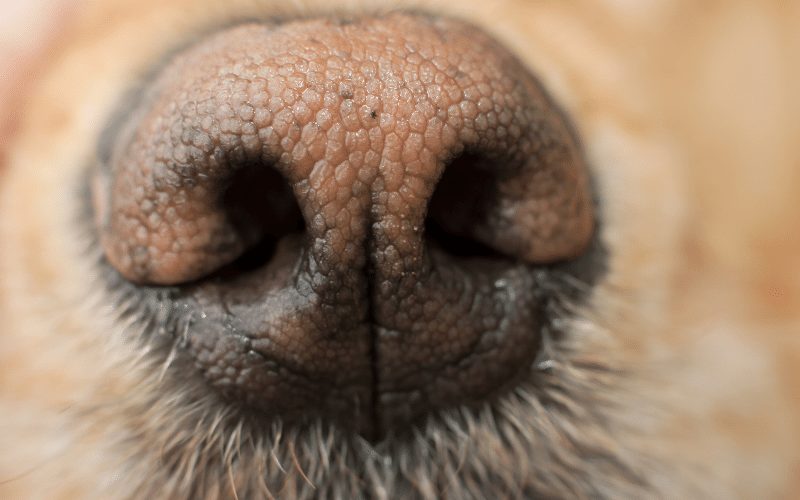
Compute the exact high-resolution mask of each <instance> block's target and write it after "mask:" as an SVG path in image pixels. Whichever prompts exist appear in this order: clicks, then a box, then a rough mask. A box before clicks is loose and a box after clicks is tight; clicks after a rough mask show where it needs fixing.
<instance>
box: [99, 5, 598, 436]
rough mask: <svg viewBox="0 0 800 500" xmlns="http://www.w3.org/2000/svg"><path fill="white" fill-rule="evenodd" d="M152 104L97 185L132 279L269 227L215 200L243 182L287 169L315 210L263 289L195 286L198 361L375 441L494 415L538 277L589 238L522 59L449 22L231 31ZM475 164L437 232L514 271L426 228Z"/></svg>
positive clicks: (197, 50)
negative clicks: (437, 413)
mask: <svg viewBox="0 0 800 500" xmlns="http://www.w3.org/2000/svg"><path fill="white" fill-rule="evenodd" d="M146 104H147V105H146V106H143V107H142V109H140V110H139V111H138V112H137V113H136V114H135V115H134V116H133V117H131V119H130V121H129V123H130V125H129V126H128V127H127V128H125V129H124V130H123V131H122V132H121V133H120V136H121V138H120V140H119V141H117V142H118V144H120V146H118V147H117V148H116V149H115V150H114V151H113V152H112V154H111V158H110V160H109V164H108V165H107V166H106V168H100V169H98V172H97V174H96V181H97V182H96V183H97V184H98V185H99V186H102V188H101V189H100V191H101V192H103V193H106V194H105V195H102V194H101V195H97V194H96V196H95V207H96V214H97V219H98V225H99V227H100V228H101V231H100V232H101V242H102V244H103V247H104V249H105V251H106V255H107V257H108V259H109V261H110V262H111V263H112V264H113V265H114V266H115V267H116V268H117V269H118V270H119V271H120V272H121V273H122V274H123V275H124V276H126V277H127V278H129V279H131V280H133V281H135V282H139V283H145V284H157V285H172V284H183V283H187V282H191V281H193V280H196V279H198V278H202V277H203V276H205V275H207V274H209V273H210V272H211V271H213V270H215V269H217V268H219V267H221V266H224V265H226V264H228V263H230V262H231V261H233V260H235V259H236V258H237V257H238V256H239V255H241V253H242V252H243V251H244V250H245V249H247V248H248V247H251V246H252V245H253V244H255V242H257V241H258V240H259V239H260V238H263V237H264V234H265V232H269V231H271V230H272V229H271V228H273V227H274V226H275V224H273V223H272V222H270V224H272V225H270V224H264V221H259V220H252V219H253V217H249V218H248V217H240V216H238V215H236V214H235V213H233V212H231V211H230V210H227V209H225V207H224V206H223V205H224V202H223V200H224V199H225V193H226V192H228V190H229V188H230V186H231V185H232V184H234V183H236V182H237V181H236V179H237V175H239V174H238V172H240V171H242V170H243V169H245V168H256V169H258V168H263V169H267V168H273V169H274V170H275V171H277V172H278V173H279V174H280V176H281V177H282V178H283V179H285V182H286V183H287V186H288V191H287V192H290V193H291V195H290V197H291V198H293V200H294V202H296V204H297V208H298V209H299V211H300V212H301V213H302V219H303V220H304V224H305V227H304V230H305V234H304V236H303V237H302V238H301V237H294V236H293V237H287V238H286V241H284V242H283V243H279V244H278V249H277V250H276V257H275V259H274V261H275V262H273V263H271V264H270V267H269V268H268V269H266V270H264V271H263V272H259V273H256V275H257V278H253V279H252V280H251V281H253V282H255V280H256V279H257V280H261V281H259V282H258V283H257V284H252V285H249V284H248V285H247V286H240V285H237V287H238V288H236V289H232V288H231V289H228V288H226V285H224V284H219V283H208V284H204V283H200V284H198V285H196V289H197V290H199V291H198V292H196V296H194V295H193V296H191V299H187V301H189V302H192V303H200V304H201V305H202V307H203V308H204V311H205V313H206V314H207V315H208V319H207V321H205V322H204V323H203V324H202V325H198V326H197V327H196V328H195V329H194V330H193V331H192V333H191V339H190V340H191V343H192V349H193V350H194V351H195V354H196V357H197V364H198V366H200V367H201V370H203V371H204V372H205V373H206V376H207V377H209V378H211V379H212V380H213V381H216V382H215V383H218V385H219V386H224V388H225V391H229V390H230V387H231V386H236V387H237V389H235V390H233V392H235V393H236V394H237V396H236V397H237V398H240V399H245V400H246V401H247V402H248V403H249V404H252V405H254V406H258V407H262V408H265V409H268V411H270V412H278V413H280V412H284V413H285V412H289V413H291V412H292V411H295V409H296V408H307V407H310V406H313V405H317V406H320V407H322V408H323V410H321V411H322V413H327V414H333V415H335V416H336V419H338V420H340V421H342V420H346V419H347V417H346V415H348V414H350V415H358V417H357V420H358V422H357V423H356V424H355V426H356V427H357V428H359V429H362V430H363V429H370V428H373V425H377V426H378V427H386V426H394V425H399V424H400V423H402V422H407V421H409V420H412V419H414V418H416V417H417V416H419V415H420V414H423V413H425V412H426V411H428V410H429V409H431V408H437V407H444V406H449V405H453V404H458V403H460V402H464V401H473V402H474V401H480V400H481V399H482V398H484V397H486V395H487V394H489V393H491V392H492V391H493V390H495V389H496V388H498V387H500V386H503V385H504V384H506V383H507V382H508V380H510V379H511V378H512V377H513V375H514V374H515V373H517V372H518V371H519V370H520V369H521V368H520V367H521V366H523V365H524V364H525V362H526V360H530V359H531V358H532V356H533V355H534V354H535V351H536V348H537V346H538V335H537V334H536V331H537V328H538V327H539V324H540V319H539V316H538V303H537V299H536V296H535V288H536V283H535V278H534V274H533V273H532V272H531V269H530V264H532V263H546V262H551V261H553V260H557V259H561V258H569V257H572V256H575V255H577V254H579V253H580V252H581V251H582V249H583V248H584V247H585V246H586V244H587V243H588V241H589V239H590V237H591V234H592V230H593V219H592V214H591V198H590V195H589V191H588V181H587V179H586V173H585V171H584V165H583V162H582V159H581V157H580V154H579V151H578V147H577V144H576V141H575V139H574V138H573V135H572V132H571V130H569V129H568V126H567V125H566V123H564V120H563V119H562V118H561V115H560V113H558V112H557V110H556V109H555V106H554V105H553V104H552V102H551V101H550V100H549V98H548V97H547V96H546V95H545V94H544V93H543V91H542V90H541V88H540V87H539V85H538V82H536V81H535V79H534V78H533V77H532V76H530V75H529V74H528V73H527V71H526V70H525V69H524V68H523V67H522V65H521V64H520V63H519V62H518V61H517V60H516V59H515V58H514V57H513V56H512V55H510V54H509V53H508V52H507V51H505V49H503V48H502V47H501V46H499V44H497V43H496V42H494V41H493V40H492V39H491V38H490V37H488V36H487V35H485V34H483V33H482V32H480V31H476V30H475V29H474V28H472V27H471V26H468V25H465V24H463V23H460V22H457V21H452V20H441V19H435V18H429V17H426V16H417V15H409V14H394V15H389V16H385V17H374V18H372V17H370V18H364V19H362V20H360V21H357V22H354V23H340V22H337V21H335V20H331V19H318V20H307V21H298V22H294V23H289V24H287V25H280V26H271V25H262V24H247V25H242V26H239V27H235V28H230V29H228V30H225V31H223V32H221V33H219V34H217V35H215V36H212V37H211V38H210V39H209V40H206V41H204V42H203V43H201V44H199V45H198V46H197V47H194V48H192V49H189V50H188V52H186V53H185V54H181V55H179V56H178V57H176V58H175V59H174V60H173V61H172V62H171V63H170V65H169V66H168V69H167V70H165V71H164V72H163V73H162V74H161V75H160V76H159V77H158V79H157V80H156V82H155V83H154V84H153V86H152V89H151V91H150V92H149V93H148V94H147V96H146ZM465 154H469V155H473V156H474V157H475V158H477V160H475V162H474V164H475V165H474V168H475V169H477V171H480V172H483V174H486V175H483V174H481V175H483V177H481V178H484V179H488V182H487V184H486V185H485V186H479V187H475V186H472V187H469V188H464V187H463V186H459V185H458V181H456V182H455V183H453V185H454V186H456V187H455V188H453V189H451V191H453V193H455V194H452V193H450V194H448V195H447V196H448V197H450V198H449V199H452V200H455V201H457V202H458V203H454V204H453V207H452V210H449V209H448V208H450V207H448V206H447V205H448V203H447V202H445V203H444V205H443V206H444V208H443V209H442V210H441V211H440V212H441V214H443V215H442V217H441V221H440V222H441V225H442V226H444V227H445V229H446V230H448V231H450V232H452V233H454V234H458V235H464V236H468V237H470V238H473V239H476V240H479V241H481V242H482V243H485V244H486V245H489V246H491V247H493V248H495V249H497V250H498V251H500V252H501V253H504V254H506V255H508V256H509V257H510V258H509V259H507V260H504V261H502V262H477V263H476V262H475V261H471V260H469V259H466V260H465V259H460V258H455V257H453V256H452V255H449V254H448V253H447V252H446V251H444V250H443V249H441V248H439V247H437V246H436V245H435V244H432V243H431V242H430V241H429V240H430V238H429V237H428V235H427V234H426V223H427V222H426V221H427V220H428V218H429V217H430V214H429V208H430V202H431V199H432V197H433V196H434V195H435V193H437V190H439V189H440V188H441V189H442V190H443V192H444V191H447V186H444V185H441V186H440V181H442V179H443V178H444V177H443V176H444V174H445V172H446V170H447V169H450V168H453V169H456V168H460V167H457V163H458V162H455V161H454V160H455V159H457V158H459V157H461V156H463V155H465ZM459 172H460V171H459V170H454V173H453V176H455V178H456V179H458V178H459V176H460V175H461V174H460V173H459ZM464 175H466V174H464ZM270 182H272V181H270ZM473 184H474V183H473ZM268 187H269V186H265V189H264V192H265V193H266V195H268V196H273V197H276V198H280V197H279V196H278V195H277V194H275V193H278V191H275V190H271V188H270V189H267V188H268ZM252 189H259V186H253V187H252ZM108 193H110V194H108ZM470 198H474V199H470ZM281 203H284V202H281ZM286 203H288V201H287V202H286ZM284 205H285V203H284ZM284 205H280V206H279V207H278V208H275V209H274V210H272V211H271V217H272V218H278V219H280V218H286V217H289V215H288V214H290V213H291V210H289V209H286V208H285V207H284ZM449 212H453V213H449ZM261 218H264V216H262V217H261ZM267 218H270V217H267ZM273 222H274V221H273ZM278 226H280V224H278ZM248 283H249V282H248ZM265 283H266V284H265ZM191 290H195V288H192V289H191ZM209 290H211V291H209ZM254 290H255V291H256V292H257V293H255V295H254V292H253V291H254ZM187 293H189V294H190V295H191V294H192V293H195V292H194V291H191V292H187ZM218 296H225V297H228V298H226V299H224V300H229V301H230V304H228V303H225V304H222V305H220V304H218V303H214V300H216V299H214V300H212V299H211V298H213V297H218ZM197 297H200V299H198V298H197ZM245 309H246V310H245ZM231 317H235V318H244V320H237V321H234V324H235V327H232V328H234V330H235V331H236V332H239V333H237V335H238V337H236V338H235V339H234V338H232V337H230V336H229V337H226V336H225V334H224V333H220V330H224V328H220V325H223V324H224V325H230V324H231V321H232V320H231V319H230V318H231ZM226 328H227V327H226ZM241 332H244V334H241ZM237 339H238V340H237ZM230 352H235V353H236V354H235V355H230V354H226V353H230ZM254 352H255V353H257V354H258V355H260V356H262V357H266V358H269V363H270V367H269V368H266V369H264V368H262V362H263V359H261V358H260V357H258V356H256V359H251V358H252V356H251V355H252V354H253V353H254ZM198 353H199V354H198ZM231 359H234V361H231ZM220 364H223V365H224V364H227V366H228V368H230V370H228V371H230V372H233V373H236V375H235V376H230V375H225V376H221V375H219V373H223V372H224V373H227V372H226V371H225V370H221V369H220V367H219V365H220ZM274 366H278V367H284V368H285V367H290V369H288V372H289V373H288V374H287V370H283V369H278V368H274ZM259 370H261V371H259ZM264 370H266V372H265V373H268V374H269V376H266V375H263V373H262V371H264ZM280 373H283V375H280ZM276 374H277V375H276ZM298 387H299V388H301V389H300V390H298ZM299 413H302V411H300V412H299ZM376 419H377V420H379V422H377V423H376V422H374V420H376ZM367 421H368V422H367Z"/></svg>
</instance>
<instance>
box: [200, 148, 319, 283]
mask: <svg viewBox="0 0 800 500" xmlns="http://www.w3.org/2000/svg"><path fill="white" fill-rule="evenodd" d="M219 202H220V204H221V205H222V207H221V210H222V211H224V212H225V213H226V214H227V218H228V220H229V221H231V224H232V225H233V226H234V227H235V228H236V231H237V232H238V233H239V234H240V235H242V239H243V240H244V241H247V242H248V243H249V244H248V245H246V247H245V248H244V250H243V253H242V255H241V256H240V257H238V258H237V259H236V260H235V261H233V262H232V264H231V267H232V268H233V269H235V270H237V271H240V272H244V271H252V270H254V269H256V268H258V267H261V266H263V265H265V264H267V263H268V262H269V260H270V258H271V257H272V256H273V254H274V252H275V248H276V246H277V244H278V242H279V241H280V240H281V239H282V238H284V237H285V236H288V235H290V234H293V233H300V232H302V231H303V229H304V227H305V223H304V221H303V215H302V213H301V212H300V207H299V206H298V204H297V199H296V198H295V195H294V192H293V191H292V188H291V186H290V185H289V183H288V182H287V181H286V180H285V179H284V178H283V176H282V175H281V174H280V173H279V172H278V171H277V170H276V169H275V168H274V167H272V166H271V165H263V164H260V163H257V162H254V163H250V164H248V165H245V166H243V167H240V168H239V169H238V170H237V171H236V172H235V173H234V174H233V175H232V177H231V179H230V180H229V181H228V182H227V186H226V187H225V188H223V194H222V195H221V196H220V200H219ZM211 271H213V269H208V270H206V272H211Z"/></svg>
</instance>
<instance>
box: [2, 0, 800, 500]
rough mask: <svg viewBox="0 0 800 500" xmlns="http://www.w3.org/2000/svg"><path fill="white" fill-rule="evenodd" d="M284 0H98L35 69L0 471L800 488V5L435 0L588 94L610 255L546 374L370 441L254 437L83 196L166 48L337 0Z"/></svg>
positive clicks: (8, 184)
mask: <svg viewBox="0 0 800 500" xmlns="http://www.w3.org/2000/svg"><path fill="white" fill-rule="evenodd" d="M269 4H270V2H248V1H245V0H241V1H239V0H237V1H230V0H228V1H222V0H220V1H216V0H205V1H203V2H197V1H188V0H187V1H180V0H171V1H165V0H157V1H150V0H136V1H128V0H115V1H114V2H102V3H97V4H96V5H92V6H88V5H87V6H79V7H77V8H75V10H74V16H73V17H70V18H69V20H66V21H64V23H65V26H64V27H60V28H59V31H62V30H63V34H62V38H60V39H59V41H58V42H57V43H55V44H54V46H53V47H52V48H51V49H50V50H49V51H45V52H44V56H43V57H45V58H46V59H45V60H46V61H48V63H47V65H46V70H43V71H42V72H40V76H39V77H37V78H36V79H35V80H34V82H33V83H28V84H26V85H25V86H24V90H26V91H27V92H21V91H19V90H23V89H21V88H20V89H18V91H16V92H14V93H12V95H13V96H15V98H16V101H15V102H14V103H11V105H14V106H21V107H20V108H18V109H21V110H22V111H21V113H20V114H19V116H20V117H21V119H20V121H19V123H18V126H17V130H18V131H17V132H16V133H15V134H14V135H13V137H11V136H10V133H9V132H4V134H5V135H6V136H7V137H11V138H10V142H8V156H7V158H6V160H5V163H6V165H5V167H4V170H3V171H2V173H0V498H31V497H32V498H54V497H59V498H108V497H123V498H124V497H140V496H142V497H143V496H145V495H148V494H156V495H158V496H188V495H191V494H203V495H205V496H209V497H213V496H216V495H219V496H222V497H232V496H233V495H234V494H235V493H234V492H238V493H242V494H244V496H247V494H250V495H253V496H261V495H263V496H269V495H276V496H280V497H285V498H292V497H294V496H295V495H300V494H305V495H311V496H314V495H320V496H331V495H341V496H344V497H347V496H350V495H352V494H354V492H357V491H359V489H360V488H363V487H364V484H367V485H368V487H369V489H370V490H371V491H373V492H375V494H376V495H379V496H381V495H385V496H387V497H393V496H394V495H393V493H396V492H398V491H404V492H406V493H410V492H411V491H414V492H415V493H416V494H419V495H422V496H428V497H431V498H433V497H437V496H440V495H445V496H451V497H453V498H462V497H467V496H469V495H475V496H477V495H478V493H477V492H480V491H484V492H485V491H488V489H487V488H488V486H487V485H488V483H492V484H495V483H496V484H497V488H496V491H498V492H501V494H504V495H507V496H515V495H524V494H525V493H526V492H527V491H537V492H540V493H544V494H550V495H557V496H567V497H572V496H594V495H600V496H609V497H626V496H645V495H646V496H655V497H665V498H686V497H693V498H701V497H702V498H705V497H711V498H731V497H737V498H756V497H757V498H795V497H797V496H798V495H800V479H799V478H800V230H798V220H800V196H798V195H797V193H796V191H797V189H798V186H800V141H798V137H800V121H798V119H797V117H798V116H800V99H798V98H797V96H796V90H797V87H798V85H797V82H798V81H800V64H798V61H800V36H798V34H797V33H800V6H798V5H797V4H796V3H793V2H786V1H780V0H774V1H759V2H749V1H744V0H742V1H733V0H731V1H708V2H697V1H695V0H647V1H644V0H603V1H596V0H591V1H590V0H586V1H579V0H574V1H561V2H554V1H546V0H533V1H524V0H508V1H499V2H485V1H478V0H475V1H464V2H446V1H440V2H430V3H419V4H415V6H421V7H424V8H425V9H427V10H432V11H434V12H444V13H448V14H451V15H457V16H461V17H465V18H467V19H470V20H471V21H472V22H474V23H477V24H479V25H481V26H483V27H485V28H486V29H487V30H488V31H490V32H491V33H493V34H494V35H495V36H497V37H498V38H499V39H500V40H502V41H503V42H504V43H506V44H507V45H508V46H509V47H510V48H511V49H512V50H514V51H515V52H516V53H517V54H519V55H520V56H521V57H522V58H523V60H524V61H525V63H526V64H528V65H529V66H530V67H531V68H533V69H534V70H535V71H536V72H537V74H538V75H539V77H540V78H541V79H542V80H543V81H544V83H545V85H546V86H547V87H548V88H549V89H550V90H551V91H552V93H553V94H554V96H555V98H556V99H557V100H558V101H559V102H560V103H561V104H562V105H563V107H564V108H565V109H566V111H567V113H568V114H569V115H570V116H571V118H572V119H573V120H574V123H575V125H576V127H577V129H578V131H579V134H580V136H581V137H582V139H583V141H584V145H585V148H586V151H587V155H588V158H589V160H590V163H591V165H592V169H593V175H594V176H595V179H596V181H597V183H598V188H599V194H600V199H601V205H600V206H601V220H602V222H603V225H602V231H603V233H602V239H603V241H604V242H605V243H606V245H607V246H608V251H609V272H608V274H607V275H606V276H604V277H603V279H602V280H601V282H600V283H599V284H598V286H597V287H596V289H595V290H594V291H593V293H592V296H591V298H590V300H589V302H588V304H586V305H584V306H582V307H581V309H580V311H579V312H578V315H577V317H572V318H571V319H570V320H569V321H568V323H567V324H565V325H561V326H560V327H559V328H561V329H562V331H563V332H564V333H565V334H566V338H567V340H566V341H564V342H562V343H561V344H559V345H556V346H554V347H553V349H552V351H551V352H550V353H549V354H550V358H549V359H546V361H547V366H546V369H544V370H543V371H542V374H541V375H540V377H541V378H542V380H543V381H544V382H543V386H542V387H538V388H533V387H528V386H523V387H521V388H520V389H519V390H518V391H517V392H516V393H515V394H513V395H510V396H508V397H507V398H505V400H504V401H502V402H500V403H499V404H498V408H500V410H499V415H497V416H495V415H492V414H490V413H489V412H488V410H487V411H486V412H483V413H479V414H477V415H471V414H461V413H458V412H451V413H449V414H447V415H445V416H443V417H442V418H441V419H438V420H434V421H432V422H431V423H429V424H428V427H427V428H426V429H422V430H420V431H419V433H418V438H417V440H416V441H414V442H413V443H412V444H410V445H408V446H407V447H406V448H403V449H393V448H391V447H390V446H387V447H384V448H381V447H378V448H377V449H371V448H369V446H368V445H367V444H366V443H363V442H360V441H358V442H355V443H353V442H349V441H348V440H347V439H345V438H343V437H341V436H338V435H337V434H336V432H335V431H331V430H329V429H326V428H325V427H323V426H319V427H315V428H313V429H310V430H305V431H297V430H285V431H282V430H280V429H274V430H273V432H272V433H271V434H270V436H269V439H266V440H262V441H259V440H255V441H254V440H253V439H251V438H250V437H249V436H248V434H247V432H246V431H245V430H243V428H242V427H241V426H239V425H238V424H237V422H236V420H235V418H234V417H232V416H231V415H227V414H220V413H218V412H213V411H210V410H207V409H206V408H204V407H202V406H200V407H192V408H188V407H187V405H186V399H187V398H188V395H189V394H187V392H191V391H192V390H199V389H197V388H192V387H189V388H187V387H186V386H184V385H180V386H178V385H176V384H174V383H172V382H171V381H170V377H169V376H163V375H162V373H161V369H162V367H161V366H160V365H156V366H152V361H151V359H150V357H148V356H147V353H146V352H144V350H146V349H147V347H146V346H145V345H144V344H142V343H140V342H138V341H137V340H136V339H137V337H138V335H137V333H138V332H139V331H140V330H141V329H143V328H146V326H145V327H143V326H141V325H138V324H134V323H133V322H132V321H128V322H127V323H126V322H125V319H124V315H123V314H122V310H121V309H123V307H122V304H121V303H120V302H119V301H111V300H109V298H108V297H107V296H106V295H105V294H104V293H103V287H102V286H101V285H100V284H99V281H100V280H99V278H98V277H97V276H94V274H96V272H97V268H96V266H95V259H96V258H97V252H98V251H97V250H91V249H89V250H87V247H88V246H89V240H90V238H88V237H87V234H86V232H85V231H81V230H80V228H79V227H78V224H77V223H76V219H77V217H78V215H77V214H78V211H79V207H78V205H79V203H78V199H77V198H78V193H79V190H78V186H77V183H78V181H79V180H80V177H79V175H78V173H79V172H80V171H81V170H82V169H84V168H86V166H87V164H88V162H89V161H90V160H91V157H92V155H93V154H94V148H95V144H96V141H97V136H98V134H99V132H100V130H101V128H102V126H103V124H104V122H105V120H106V119H107V117H108V114H109V113H110V111H111V109H112V108H113V107H114V105H115V102H116V100H117V99H119V97H120V95H121V93H122V92H124V91H125V90H126V89H127V88H129V87H130V85H131V83H132V82H133V81H134V80H135V79H136V78H138V77H139V76H140V75H141V74H142V72H143V71H144V70H145V69H146V68H147V67H148V65H149V64H152V62H153V61H154V60H156V59H157V57H158V56H159V55H161V54H163V53H164V51H166V50H168V49H169V48H171V47H172V46H174V45H175V44H176V43H179V42H180V40H181V39H183V38H184V37H185V35H186V33H191V32H195V31H201V30H203V29H204V28H205V27H206V26H208V25H209V24H212V23H218V22H220V21H221V20H222V19H225V18H230V19H238V18H243V17H247V16H250V17H259V16H260V17H264V16H265V15H267V16H271V15H276V14H280V13H285V14H289V15H291V14H296V13H298V12H299V13H318V12H321V11H330V10H331V7H330V5H329V4H328V3H327V2H323V1H322V0H319V1H316V2H312V1H306V2H303V4H302V5H297V4H295V3H285V2H281V3H278V4H277V5H269ZM361 4H364V5H365V6H366V8H369V9H385V8H387V7H390V6H387V5H385V4H384V3H383V2H379V1H377V0H376V1H374V2H359V5H361ZM391 7H394V5H392V6H391ZM356 8H357V7H356V4H355V2H346V5H345V6H343V7H341V10H353V9H356ZM334 10H340V9H334ZM31 67H33V66H31ZM23 94H24V95H25V96H26V97H25V98H24V99H23V98H22V95H23ZM568 305H569V304H566V305H565V304H560V306H568ZM121 317H122V318H123V319H122V320H120V318H121ZM555 403H558V404H555ZM345 454H348V455H346V456H345ZM587 457H593V460H590V459H589V458H587ZM604 460H607V461H604ZM576 471H578V472H579V474H578V473H576ZM626 471H627V472H626ZM265 478H266V479H265ZM262 481H263V482H264V483H265V484H263V485H262V484H261V482H262ZM482 482H485V483H483V484H482ZM275 484H279V485H282V486H280V487H278V488H276V487H275ZM409 485H413V486H409ZM527 487H530V488H531V489H530V490H524V489H523V488H527ZM515 488H516V489H515Z"/></svg>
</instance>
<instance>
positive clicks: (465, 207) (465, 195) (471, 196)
mask: <svg viewBox="0 0 800 500" xmlns="http://www.w3.org/2000/svg"><path fill="white" fill-rule="evenodd" d="M493 185H494V182H493V176H492V172H491V171H490V170H489V168H487V160H486V158H484V157H482V156H480V155H477V154H474V153H464V154H462V155H460V156H458V157H457V158H455V159H454V160H452V161H451V162H449V164H448V166H447V167H446V169H445V171H444V174H442V178H441V179H440V180H439V183H438V184H437V186H436V190H435V191H434V193H433V196H432V197H431V201H430V204H429V205H428V216H427V218H426V219H425V234H426V237H427V240H428V242H429V243H430V244H433V245H435V246H438V247H440V248H441V249H442V250H444V251H445V252H447V253H448V254H450V255H454V256H457V257H481V258H498V259H504V258H507V256H505V255H503V254H502V253H501V252H499V251H497V250H496V249H494V248H492V247H491V246H489V245H487V244H486V243H485V242H484V241H481V240H480V239H478V238H476V237H475V236H474V235H473V234H471V228H472V226H473V223H474V221H476V220H483V219H485V218H486V213H485V212H486V210H487V207H488V206H491V205H494V204H497V203H498V200H496V199H495V197H496V191H495V190H494V189H493Z"/></svg>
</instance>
